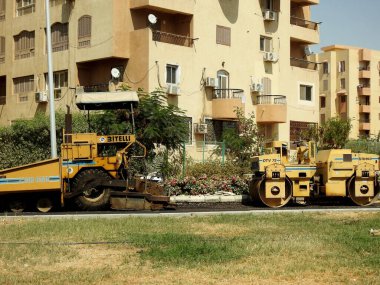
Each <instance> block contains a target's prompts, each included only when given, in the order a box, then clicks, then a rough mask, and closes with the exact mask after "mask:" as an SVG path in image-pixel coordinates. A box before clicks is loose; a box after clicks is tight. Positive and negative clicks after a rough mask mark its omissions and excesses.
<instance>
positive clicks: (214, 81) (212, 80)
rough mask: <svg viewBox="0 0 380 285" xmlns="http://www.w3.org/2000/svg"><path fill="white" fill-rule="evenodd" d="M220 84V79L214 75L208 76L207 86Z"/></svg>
mask: <svg viewBox="0 0 380 285" xmlns="http://www.w3.org/2000/svg"><path fill="white" fill-rule="evenodd" d="M217 86H218V79H217V78H214V77H207V78H206V87H213V88H215V87H217Z"/></svg>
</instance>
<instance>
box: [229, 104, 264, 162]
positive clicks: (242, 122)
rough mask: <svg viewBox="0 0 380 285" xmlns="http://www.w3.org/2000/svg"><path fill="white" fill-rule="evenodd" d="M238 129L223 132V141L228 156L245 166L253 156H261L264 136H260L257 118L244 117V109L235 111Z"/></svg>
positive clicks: (252, 116)
mask: <svg viewBox="0 0 380 285" xmlns="http://www.w3.org/2000/svg"><path fill="white" fill-rule="evenodd" d="M235 113H236V116H237V120H238V128H237V129H227V130H226V131H225V132H223V135H222V137H223V141H224V143H225V146H226V153H227V155H228V156H229V157H230V158H232V159H235V158H237V160H238V161H239V162H240V163H242V164H245V163H247V162H249V161H250V158H251V157H252V156H253V155H256V154H259V152H260V147H261V146H262V143H263V136H262V135H261V134H260V132H259V130H258V128H257V125H256V123H255V116H254V114H253V113H251V114H250V115H249V116H248V117H245V116H244V113H243V111H242V109H240V108H237V109H236V110H235Z"/></svg>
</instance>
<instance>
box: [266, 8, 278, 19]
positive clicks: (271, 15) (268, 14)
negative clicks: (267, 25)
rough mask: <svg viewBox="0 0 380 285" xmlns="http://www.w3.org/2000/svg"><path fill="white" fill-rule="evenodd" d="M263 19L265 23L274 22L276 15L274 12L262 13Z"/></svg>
mask: <svg viewBox="0 0 380 285" xmlns="http://www.w3.org/2000/svg"><path fill="white" fill-rule="evenodd" d="M263 17H264V20H265V21H276V20H277V13H276V12H275V11H271V10H267V11H264V12H263Z"/></svg>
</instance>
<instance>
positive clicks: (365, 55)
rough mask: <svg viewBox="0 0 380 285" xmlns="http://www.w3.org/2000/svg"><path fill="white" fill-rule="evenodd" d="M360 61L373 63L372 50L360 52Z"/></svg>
mask: <svg viewBox="0 0 380 285" xmlns="http://www.w3.org/2000/svg"><path fill="white" fill-rule="evenodd" d="M359 60H360V61H371V50H369V49H361V50H359Z"/></svg>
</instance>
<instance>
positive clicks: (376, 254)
mask: <svg viewBox="0 0 380 285" xmlns="http://www.w3.org/2000/svg"><path fill="white" fill-rule="evenodd" d="M370 228H377V229H380V213H365V214H347V213H346V214H345V213H338V214H294V215H293V214H268V215H249V214H247V215H239V216H230V215H226V216H212V217H182V218H168V217H158V218H137V217H128V218H120V219H79V220H68V219H63V220H34V221H29V220H23V219H22V218H20V219H19V220H10V219H9V220H7V219H3V220H2V219H1V218H0V284H254V283H286V282H288V283H292V284H294V283H303V284H305V283H310V284H326V283H336V284H379V283H380V279H379V278H380V276H379V273H380V269H379V268H380V265H379V263H380V251H379V249H380V237H372V236H370V235H369V229H370ZM15 242H23V244H17V243H15ZM96 242H105V243H96ZM107 242H109V243H107ZM24 243H25V244H24ZM173 276H175V278H173Z"/></svg>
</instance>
